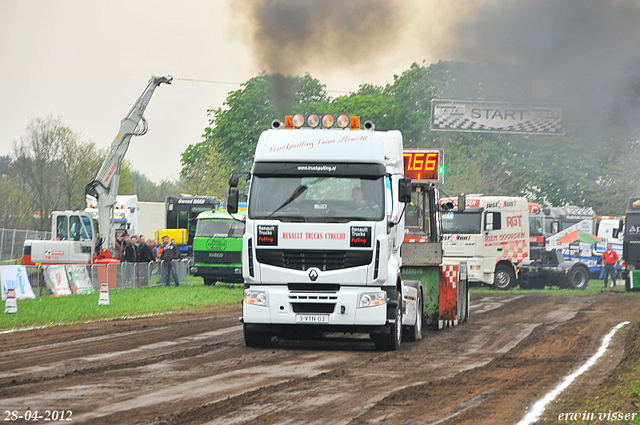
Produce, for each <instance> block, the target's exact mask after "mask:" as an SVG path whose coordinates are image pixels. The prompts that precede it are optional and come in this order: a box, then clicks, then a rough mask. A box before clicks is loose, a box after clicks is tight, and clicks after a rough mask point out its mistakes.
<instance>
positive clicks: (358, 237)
mask: <svg viewBox="0 0 640 425" xmlns="http://www.w3.org/2000/svg"><path fill="white" fill-rule="evenodd" d="M349 246H352V247H371V227H361V226H352V227H351V238H350V240H349Z"/></svg>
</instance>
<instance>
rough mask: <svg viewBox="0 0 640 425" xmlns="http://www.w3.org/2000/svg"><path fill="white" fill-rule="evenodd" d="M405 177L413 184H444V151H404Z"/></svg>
mask: <svg viewBox="0 0 640 425" xmlns="http://www.w3.org/2000/svg"><path fill="white" fill-rule="evenodd" d="M403 157H404V176H405V177H407V178H410V179H411V180H412V181H413V183H420V182H424V183H442V180H443V179H442V176H443V173H442V165H443V164H442V150H439V149H433V150H409V151H404V153H403Z"/></svg>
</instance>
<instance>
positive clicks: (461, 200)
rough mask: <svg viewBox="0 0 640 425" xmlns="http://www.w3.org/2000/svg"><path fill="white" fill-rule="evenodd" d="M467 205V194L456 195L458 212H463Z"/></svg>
mask: <svg viewBox="0 0 640 425" xmlns="http://www.w3.org/2000/svg"><path fill="white" fill-rule="evenodd" d="M466 206H467V196H466V195H465V194H464V193H461V194H460V195H458V212H463V211H464V209H465V208H466Z"/></svg>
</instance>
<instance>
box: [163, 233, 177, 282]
mask: <svg viewBox="0 0 640 425" xmlns="http://www.w3.org/2000/svg"><path fill="white" fill-rule="evenodd" d="M166 238H167V239H169V237H168V236H166ZM163 239H164V238H163ZM160 257H161V259H162V260H163V261H164V267H163V268H164V270H165V273H166V277H167V281H166V282H165V285H167V286H170V285H171V277H172V276H173V280H174V281H175V283H176V286H180V280H179V279H178V269H177V267H176V262H175V260H177V259H178V258H179V254H178V247H176V240H175V239H171V242H169V243H168V244H167V245H166V246H164V247H163V248H162V254H161V255H160Z"/></svg>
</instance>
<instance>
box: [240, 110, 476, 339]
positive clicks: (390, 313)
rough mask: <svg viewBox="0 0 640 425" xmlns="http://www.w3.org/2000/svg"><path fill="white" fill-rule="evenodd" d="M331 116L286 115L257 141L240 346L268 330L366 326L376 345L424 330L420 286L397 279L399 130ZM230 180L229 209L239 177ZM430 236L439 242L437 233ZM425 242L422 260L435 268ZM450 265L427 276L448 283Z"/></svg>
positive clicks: (362, 329)
mask: <svg viewBox="0 0 640 425" xmlns="http://www.w3.org/2000/svg"><path fill="white" fill-rule="evenodd" d="M333 121H334V120H333V117H330V116H324V117H323V119H322V123H321V122H320V118H318V117H317V116H315V115H312V116H310V117H309V119H308V121H307V122H308V126H306V127H303V125H304V122H305V119H304V117H302V116H300V115H296V116H293V117H291V116H288V117H286V118H285V122H284V124H283V123H281V122H280V121H278V120H276V121H274V123H272V129H270V130H267V131H265V132H263V133H262V134H261V136H260V138H259V140H258V144H257V147H256V151H255V157H254V164H253V167H252V170H251V173H247V174H248V178H249V179H250V184H249V193H248V200H247V203H248V205H247V214H246V221H245V224H246V226H245V234H244V237H243V249H242V271H243V276H244V281H245V290H244V299H243V310H242V319H241V320H242V322H243V327H244V338H245V343H246V345H247V346H250V347H266V346H268V345H269V344H270V343H271V340H272V337H273V336H285V337H291V336H293V337H296V336H298V337H302V336H308V335H313V334H316V333H323V332H347V333H352V332H355V333H368V334H370V335H371V337H372V339H373V341H374V343H375V346H376V348H377V349H379V350H396V349H398V348H399V347H400V343H401V340H402V337H403V332H404V334H405V337H406V338H405V339H409V340H418V339H420V338H421V336H422V334H421V332H422V324H423V317H424V316H425V314H424V309H423V307H424V302H423V300H424V298H425V293H424V292H423V288H422V285H421V282H420V281H418V280H403V279H402V278H401V267H402V257H401V253H400V249H401V247H402V244H403V241H404V238H405V225H404V212H405V208H406V206H407V204H409V203H411V187H412V184H411V183H412V180H411V179H410V178H405V176H404V174H403V170H404V159H403V146H402V135H401V133H400V132H398V131H384V132H382V131H374V126H373V124H372V123H370V122H366V123H364V129H360V124H359V118H358V117H350V118H349V117H346V116H340V117H339V118H338V119H337V120H336V121H337V124H338V125H337V126H335V127H333ZM421 164H422V163H421ZM430 165H431V164H430ZM229 184H230V186H231V189H230V190H229V197H228V211H229V212H230V213H232V214H233V213H235V212H236V210H237V204H238V195H239V193H238V189H237V184H238V174H234V175H232V177H231V178H230V181H229ZM430 190H431V191H432V192H431V193H435V192H433V191H434V190H435V189H434V188H433V185H431V189H430ZM433 204H434V199H433V198H431V205H433ZM435 205H436V206H437V200H436V201H435ZM431 217H432V218H433V220H432V222H435V217H436V216H435V210H432V215H431ZM434 228H435V226H434ZM438 231H439V229H438ZM429 241H430V242H429V243H431V244H432V245H433V246H435V247H438V248H439V247H440V243H441V242H440V239H439V235H438V234H435V235H431V239H429ZM434 249H435V248H434ZM434 249H432V251H434ZM435 251H436V252H437V253H439V258H437V259H436V260H435V263H433V262H432V263H430V265H431V267H432V268H436V269H437V270H440V260H441V249H437V250H435ZM423 262H424V260H423ZM448 270H453V269H448ZM457 273H458V269H457V268H456V269H455V272H450V273H449V274H447V278H445V277H444V275H443V274H442V273H435V281H436V285H437V284H438V281H440V282H444V283H446V284H448V285H449V286H453V288H455V289H454V290H455V291H458V289H457V288H458V286H456V285H457V284H458V275H457ZM413 274H419V271H418V272H415V271H414V272H413ZM424 274H425V275H426V274H428V273H424ZM450 276H453V279H452V280H448V278H449V277H450ZM465 288H466V287H465ZM456 294H457V292H456ZM462 295H463V297H464V302H467V301H468V296H467V293H466V292H463V294H462ZM456 297H457V295H456ZM453 305H454V309H455V308H456V307H455V306H456V304H455V303H454V304H453ZM459 307H460V306H459ZM459 307H458V309H459V310H461V311H468V309H467V308H466V307H467V305H466V304H465V309H461V308H459ZM465 315H466V313H465ZM454 316H455V314H454V315H452V316H451V317H449V319H450V320H451V321H455V320H458V321H463V318H462V317H459V316H457V317H454ZM440 321H442V316H440Z"/></svg>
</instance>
